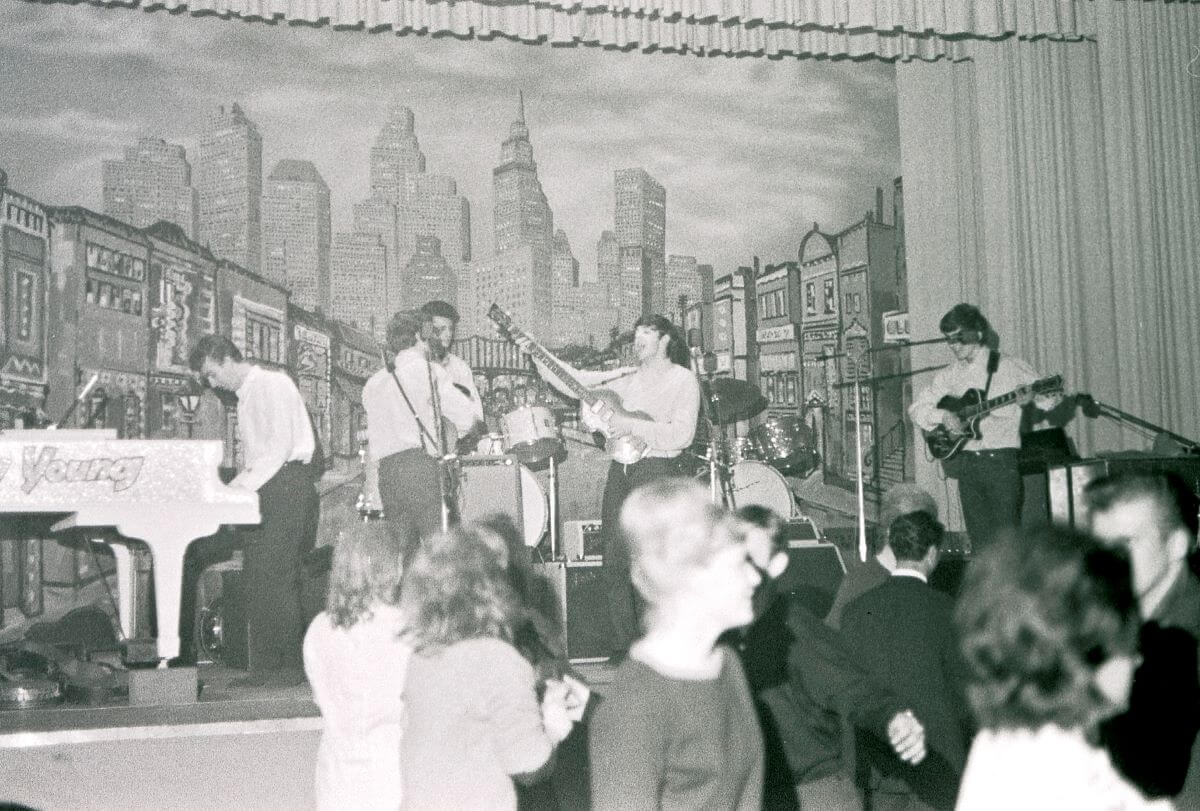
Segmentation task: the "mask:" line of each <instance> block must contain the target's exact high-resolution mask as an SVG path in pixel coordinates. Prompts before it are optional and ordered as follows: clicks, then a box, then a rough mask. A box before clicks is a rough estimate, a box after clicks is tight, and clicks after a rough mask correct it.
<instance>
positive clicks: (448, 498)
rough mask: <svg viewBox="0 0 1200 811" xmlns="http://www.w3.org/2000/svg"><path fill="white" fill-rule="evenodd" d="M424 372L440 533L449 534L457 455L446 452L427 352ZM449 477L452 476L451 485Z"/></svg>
mask: <svg viewBox="0 0 1200 811" xmlns="http://www.w3.org/2000/svg"><path fill="white" fill-rule="evenodd" d="M425 371H426V372H427V373H428V375H429V395H430V401H431V402H432V404H433V422H434V425H435V426H436V428H435V430H436V431H437V452H438V494H439V495H440V496H441V501H442V532H449V531H450V525H451V524H452V523H457V520H458V487H457V484H458V468H457V465H458V454H457V453H456V452H450V451H448V450H447V447H446V446H447V439H446V426H445V425H444V423H443V421H442V398H441V397H439V396H438V390H437V384H436V382H435V381H434V379H433V361H432V360H430V358H429V350H428V348H426V350H425ZM450 476H454V483H453V484H451V480H450Z"/></svg>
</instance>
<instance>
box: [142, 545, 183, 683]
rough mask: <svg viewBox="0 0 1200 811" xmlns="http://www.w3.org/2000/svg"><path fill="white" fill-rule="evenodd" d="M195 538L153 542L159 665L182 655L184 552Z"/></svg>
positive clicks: (163, 664)
mask: <svg viewBox="0 0 1200 811" xmlns="http://www.w3.org/2000/svg"><path fill="white" fill-rule="evenodd" d="M192 540H194V539H193V538H186V539H179V540H178V541H176V542H174V543H167V544H162V545H159V546H151V550H150V551H151V554H152V555H153V556H154V595H155V600H154V602H155V606H154V608H155V616H156V618H157V622H158V658H159V665H158V666H159V667H166V664H167V661H168V660H170V659H174V658H175V657H176V656H178V655H179V603H180V600H181V599H182V598H183V555H184V553H185V552H186V551H187V547H188V544H189V543H190V542H191V541H192Z"/></svg>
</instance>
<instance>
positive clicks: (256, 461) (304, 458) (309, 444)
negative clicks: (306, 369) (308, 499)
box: [230, 365, 315, 490]
mask: <svg viewBox="0 0 1200 811" xmlns="http://www.w3.org/2000/svg"><path fill="white" fill-rule="evenodd" d="M237 396H238V406H237V416H238V424H237V431H238V437H239V438H240V439H241V443H242V471H241V473H239V474H238V475H237V476H236V477H235V478H234V480H233V481H232V482H230V484H231V485H235V486H238V487H245V488H247V489H250V490H258V489H259V488H260V487H262V486H263V485H264V484H266V483H267V481H268V480H269V479H270V478H271V477H272V476H274V475H275V474H276V473H278V472H279V469H280V468H282V467H283V466H284V465H285V464H287V463H288V462H304V463H308V462H310V461H312V455H313V448H314V447H315V442H314V439H313V432H312V423H311V422H310V421H309V419H308V409H307V408H306V407H305V405H304V398H303V397H301V396H300V390H299V389H297V388H296V384H295V383H293V382H292V379H291V378H290V377H288V376H287V374H286V373H284V372H280V371H278V370H275V369H264V368H263V367H261V366H255V365H251V366H250V371H249V372H247V373H246V377H245V379H244V380H242V385H241V386H239V387H238V390H237Z"/></svg>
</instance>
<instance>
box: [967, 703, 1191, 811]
mask: <svg viewBox="0 0 1200 811" xmlns="http://www.w3.org/2000/svg"><path fill="white" fill-rule="evenodd" d="M1171 808H1174V806H1173V805H1172V804H1171V803H1170V802H1169V801H1167V800H1155V801H1151V800H1147V799H1146V798H1145V797H1143V796H1142V795H1141V794H1140V793H1139V792H1138V790H1137V789H1136V788H1135V787H1134V786H1133V785H1132V784H1131V783H1129V782H1127V781H1126V780H1125V778H1124V777H1122V776H1121V775H1120V773H1119V772H1117V770H1116V769H1115V768H1114V767H1113V765H1112V762H1111V761H1110V760H1109V758H1108V754H1107V753H1106V752H1105V751H1104V750H1103V749H1098V748H1096V747H1094V746H1092V745H1091V744H1089V743H1088V742H1087V740H1086V739H1085V738H1084V736H1083V732H1082V731H1081V730H1077V729H1063V728H1062V727H1059V726H1055V725H1054V724H1046V725H1045V726H1042V727H1041V728H1039V729H1037V730H1029V729H985V730H982V731H981V732H980V733H979V734H978V735H976V736H975V741H974V743H972V744H971V754H970V755H969V756H968V757H967V767H966V770H965V771H964V772H963V779H962V786H961V788H960V789H959V792H958V805H957V806H956V809H957V811H1013V809H1019V811H1097V809H1103V810H1104V811H1133V809H1146V811H1149V810H1150V809H1154V810H1155V811H1167V809H1171Z"/></svg>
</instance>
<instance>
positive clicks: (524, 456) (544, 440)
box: [500, 405, 563, 465]
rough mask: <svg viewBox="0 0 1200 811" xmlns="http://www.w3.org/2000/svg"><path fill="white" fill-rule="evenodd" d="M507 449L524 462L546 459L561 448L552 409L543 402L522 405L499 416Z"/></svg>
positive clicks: (534, 462) (545, 460) (534, 463)
mask: <svg viewBox="0 0 1200 811" xmlns="http://www.w3.org/2000/svg"><path fill="white" fill-rule="evenodd" d="M500 427H501V428H502V429H503V430H504V439H505V441H506V443H507V445H508V453H511V454H512V455H513V456H515V457H517V459H519V460H520V461H521V462H522V463H523V464H526V465H538V464H541V463H543V462H548V461H549V460H550V459H551V458H552V457H555V456H557V455H559V454H561V452H562V450H563V442H562V435H561V434H560V433H559V430H558V423H557V422H556V421H555V419H554V412H553V411H551V410H550V409H548V408H546V407H545V406H530V405H527V406H521V407H520V408H518V409H515V410H513V411H510V412H508V413H507V414H505V415H504V416H503V417H501V418H500Z"/></svg>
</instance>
